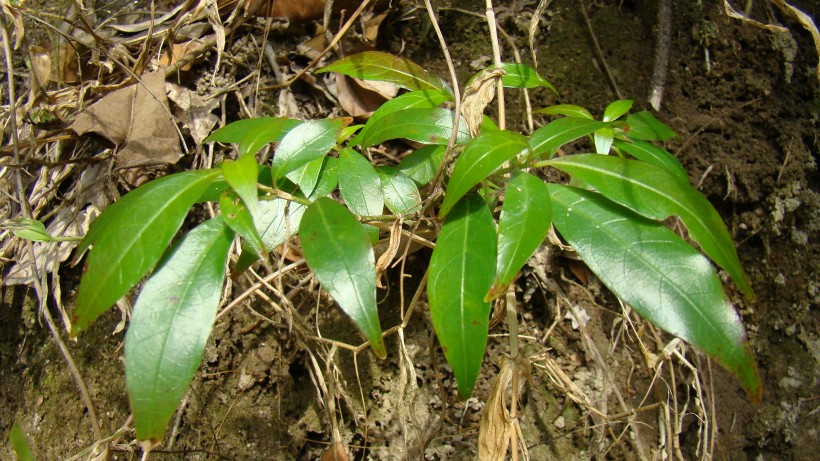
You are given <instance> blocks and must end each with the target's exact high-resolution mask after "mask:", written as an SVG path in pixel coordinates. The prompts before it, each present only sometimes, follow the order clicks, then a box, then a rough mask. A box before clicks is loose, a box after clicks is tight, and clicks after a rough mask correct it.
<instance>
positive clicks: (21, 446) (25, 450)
mask: <svg viewBox="0 0 820 461" xmlns="http://www.w3.org/2000/svg"><path fill="white" fill-rule="evenodd" d="M9 443H10V444H11V449H12V450H14V455H15V456H17V460H18V461H34V455H33V454H32V453H31V445H29V443H28V439H27V438H26V433H25V432H23V428H22V426H20V422H18V421H17V420H15V421H14V424H12V426H11V430H10V431H9Z"/></svg>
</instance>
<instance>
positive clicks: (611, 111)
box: [604, 99, 634, 122]
mask: <svg viewBox="0 0 820 461" xmlns="http://www.w3.org/2000/svg"><path fill="white" fill-rule="evenodd" d="M633 102H634V101H632V100H631V99H620V100H618V101H614V102H612V103H610V104H609V105H608V106H606V109H604V121H605V122H613V121H615V120H617V119H619V118H620V117H621V116H622V115H624V114H625V113H627V112H629V109H632V103H633Z"/></svg>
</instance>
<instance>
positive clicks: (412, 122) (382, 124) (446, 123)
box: [360, 108, 470, 147]
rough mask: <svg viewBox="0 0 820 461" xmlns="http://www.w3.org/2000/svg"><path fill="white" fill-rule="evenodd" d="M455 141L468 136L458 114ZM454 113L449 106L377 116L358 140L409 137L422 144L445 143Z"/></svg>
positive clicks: (368, 142)
mask: <svg viewBox="0 0 820 461" xmlns="http://www.w3.org/2000/svg"><path fill="white" fill-rule="evenodd" d="M459 118H460V120H459V123H458V136H457V138H456V142H458V143H464V142H467V140H469V139H470V131H469V129H468V128H467V122H466V121H465V120H464V118H463V117H459ZM454 120H455V114H454V113H453V111H451V110H450V109H442V108H434V109H429V108H428V109H407V110H402V111H399V112H393V113H392V114H388V115H385V116H384V117H382V118H380V119H378V120H376V121H375V122H374V123H373V125H371V126H370V127H369V128H368V129H367V131H366V132H365V133H364V134H363V135H362V138H361V140H360V143H361V146H362V147H370V146H375V145H376V144H381V143H383V142H384V141H387V140H390V139H409V140H411V141H416V142H420V143H424V144H447V142H449V140H450V135H451V134H452V132H453V121H454Z"/></svg>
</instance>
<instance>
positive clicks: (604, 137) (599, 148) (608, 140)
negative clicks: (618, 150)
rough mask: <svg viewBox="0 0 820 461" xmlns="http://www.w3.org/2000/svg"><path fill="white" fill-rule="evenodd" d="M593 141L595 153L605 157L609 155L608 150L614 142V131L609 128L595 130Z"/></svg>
mask: <svg viewBox="0 0 820 461" xmlns="http://www.w3.org/2000/svg"><path fill="white" fill-rule="evenodd" d="M593 139H594V141H595V152H597V153H599V154H604V155H606V154H608V153H609V148H610V147H612V143H613V142H614V141H615V130H613V129H612V127H609V126H606V127H603V128H601V129H599V130H595V135H594V137H593Z"/></svg>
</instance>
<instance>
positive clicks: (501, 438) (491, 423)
mask: <svg viewBox="0 0 820 461" xmlns="http://www.w3.org/2000/svg"><path fill="white" fill-rule="evenodd" d="M516 374H518V386H517V387H518V390H516V391H515V392H514V397H513V398H515V399H518V396H519V392H520V390H521V389H522V388H523V385H524V383H525V382H526V381H527V380H528V379H529V376H530V363H529V361H528V360H527V359H524V358H520V359H517V360H512V359H510V358H505V359H504V360H503V361H502V362H501V370H500V371H499V372H498V376H496V378H495V383H494V384H493V390H492V392H491V393H490V398H489V399H487V404H486V405H485V406H484V411H483V412H482V413H481V424H480V425H479V429H478V459H479V460H480V461H503V460H504V459H505V458H506V456H507V450H508V448H509V446H510V440H511V438H512V436H513V434H516V436H518V435H520V434H519V433H518V428H517V421H516V420H514V419H513V418H512V416H511V414H510V410H509V409H508V408H507V404H506V395H507V394H508V393H509V390H510V388H511V386H512V384H513V377H514V376H515V375H516Z"/></svg>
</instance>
